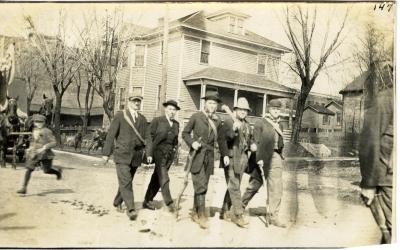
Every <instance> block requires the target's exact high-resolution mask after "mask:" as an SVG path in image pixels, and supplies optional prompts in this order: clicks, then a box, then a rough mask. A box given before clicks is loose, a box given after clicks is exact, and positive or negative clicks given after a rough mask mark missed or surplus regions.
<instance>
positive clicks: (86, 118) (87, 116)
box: [82, 112, 90, 135]
mask: <svg viewBox="0 0 400 250" xmlns="http://www.w3.org/2000/svg"><path fill="white" fill-rule="evenodd" d="M89 119H90V112H85V114H84V115H83V117H82V124H83V126H82V134H84V135H86V134H87V130H88V129H87V128H88V126H89Z"/></svg>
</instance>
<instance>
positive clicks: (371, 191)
mask: <svg viewBox="0 0 400 250" xmlns="http://www.w3.org/2000/svg"><path fill="white" fill-rule="evenodd" d="M375 194H376V188H361V197H362V198H363V200H364V202H365V205H367V206H369V205H371V203H372V201H373V200H374V198H375Z"/></svg>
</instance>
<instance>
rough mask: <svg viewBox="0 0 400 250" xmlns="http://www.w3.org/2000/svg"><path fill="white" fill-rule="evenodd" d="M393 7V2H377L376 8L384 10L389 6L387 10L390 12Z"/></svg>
mask: <svg viewBox="0 0 400 250" xmlns="http://www.w3.org/2000/svg"><path fill="white" fill-rule="evenodd" d="M392 7H393V3H380V4H375V6H374V10H377V9H380V10H381V11H383V10H384V9H385V8H387V11H388V12H389V11H390V10H391V9H392Z"/></svg>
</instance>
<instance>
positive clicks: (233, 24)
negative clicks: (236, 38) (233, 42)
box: [229, 16, 244, 34]
mask: <svg viewBox="0 0 400 250" xmlns="http://www.w3.org/2000/svg"><path fill="white" fill-rule="evenodd" d="M243 23H244V21H243V19H242V18H238V17H234V16H230V17H229V32H230V33H235V34H243Z"/></svg>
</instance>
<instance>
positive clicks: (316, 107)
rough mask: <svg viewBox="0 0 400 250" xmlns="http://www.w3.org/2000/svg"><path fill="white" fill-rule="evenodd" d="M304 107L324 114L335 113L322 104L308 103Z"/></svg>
mask: <svg viewBox="0 0 400 250" xmlns="http://www.w3.org/2000/svg"><path fill="white" fill-rule="evenodd" d="M306 109H311V110H314V111H315V112H317V113H319V114H324V115H335V113H333V112H332V111H330V110H329V109H327V108H325V107H324V106H322V105H317V104H310V105H308V106H307V107H306V108H305V109H304V110H306Z"/></svg>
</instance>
